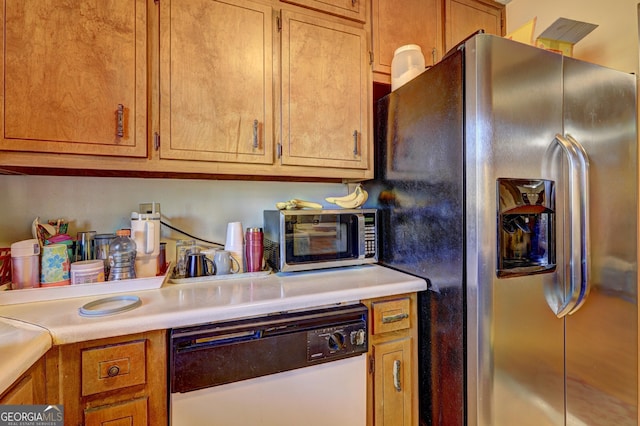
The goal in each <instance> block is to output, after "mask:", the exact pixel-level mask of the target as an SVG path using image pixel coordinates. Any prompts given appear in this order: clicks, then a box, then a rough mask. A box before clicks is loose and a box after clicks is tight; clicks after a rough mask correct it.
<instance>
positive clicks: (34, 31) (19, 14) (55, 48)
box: [0, 0, 147, 157]
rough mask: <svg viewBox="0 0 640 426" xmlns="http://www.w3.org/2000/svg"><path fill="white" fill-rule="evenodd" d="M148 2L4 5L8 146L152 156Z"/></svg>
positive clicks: (1, 145) (27, 0)
mask: <svg viewBox="0 0 640 426" xmlns="http://www.w3.org/2000/svg"><path fill="white" fill-rule="evenodd" d="M146 8H147V4H146V0H111V1H90V2H87V1H84V2H73V1H64V0H4V1H3V2H2V10H1V11H0V14H1V17H2V25H3V31H2V33H1V35H0V37H2V45H3V50H4V60H3V61H2V65H0V67H1V68H0V69H1V73H2V83H0V84H2V85H3V87H2V90H0V93H1V94H2V97H1V98H0V99H1V101H0V109H1V110H0V114H1V118H2V119H1V120H0V127H1V130H2V138H1V139H0V149H4V150H16V151H35V152H55V153H72V154H100V155H109V156H134V157H144V156H146V155H147V142H146V123H147V89H146V87H147V86H146V85H147V9H146Z"/></svg>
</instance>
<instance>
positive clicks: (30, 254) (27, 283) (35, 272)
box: [11, 239, 40, 290]
mask: <svg viewBox="0 0 640 426" xmlns="http://www.w3.org/2000/svg"><path fill="white" fill-rule="evenodd" d="M39 286H40V244H39V243H38V240H36V239H31V240H24V241H18V242H17V243H13V244H11V289H12V290H20V289H23V288H34V287H39Z"/></svg>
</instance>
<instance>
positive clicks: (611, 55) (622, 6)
mask: <svg viewBox="0 0 640 426" xmlns="http://www.w3.org/2000/svg"><path fill="white" fill-rule="evenodd" d="M637 5H638V0H609V1H603V0H560V1H558V0H511V1H510V2H509V3H508V4H507V33H509V32H511V31H513V30H514V29H517V28H519V27H520V26H522V25H524V24H525V23H526V22H528V21H529V20H530V19H531V18H533V17H537V23H536V30H535V33H534V39H535V37H537V36H538V35H539V34H540V33H541V32H542V31H544V30H545V29H546V28H547V27H549V26H550V25H551V24H552V23H553V22H554V21H555V20H556V19H557V18H568V19H574V20H576V21H584V22H589V23H591V24H596V25H598V28H596V29H595V30H593V32H591V33H590V34H588V35H587V36H586V37H585V38H583V39H582V40H580V41H579V42H578V43H577V44H576V45H575V47H574V57H576V58H579V59H583V60H585V61H589V62H593V63H596V64H600V65H604V66H607V67H610V68H614V69H617V70H620V71H625V72H633V73H636V74H637V70H638V26H637V21H638V18H637V17H638V13H637Z"/></svg>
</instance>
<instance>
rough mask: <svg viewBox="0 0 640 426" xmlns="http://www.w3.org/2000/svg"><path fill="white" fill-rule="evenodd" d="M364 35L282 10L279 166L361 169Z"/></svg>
mask: <svg viewBox="0 0 640 426" xmlns="http://www.w3.org/2000/svg"><path fill="white" fill-rule="evenodd" d="M367 56H368V48H367V33H366V31H365V30H364V29H361V28H357V27H351V26H345V25H341V24H339V23H336V22H333V21H329V20H324V19H319V18H316V17H312V16H307V15H304V14H299V13H295V12H291V11H288V10H283V11H282V67H281V69H282V71H281V72H282V157H281V159H282V164H285V165H301V166H317V167H332V168H352V169H367V168H368V164H369V153H370V152H371V150H372V148H371V147H370V138H369V131H368V129H369V119H370V118H369V108H370V104H371V102H372V101H371V90H372V89H371V82H370V79H369V67H368V61H367Z"/></svg>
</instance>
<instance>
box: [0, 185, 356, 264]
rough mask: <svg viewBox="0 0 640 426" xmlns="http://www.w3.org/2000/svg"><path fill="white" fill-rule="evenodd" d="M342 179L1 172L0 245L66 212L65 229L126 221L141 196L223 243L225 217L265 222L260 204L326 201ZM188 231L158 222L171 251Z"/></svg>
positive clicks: (175, 221)
mask: <svg viewBox="0 0 640 426" xmlns="http://www.w3.org/2000/svg"><path fill="white" fill-rule="evenodd" d="M347 190H348V188H347V185H342V184H320V183H299V182H298V183H286V182H247V181H216V180H210V181H207V180H182V179H131V178H87V177H49V176H0V200H2V204H1V207H0V247H8V246H9V244H10V243H12V242H15V241H19V240H23V239H26V238H31V223H32V222H33V220H34V219H35V218H36V217H38V216H39V217H40V218H41V219H42V220H47V219H54V218H64V219H66V220H68V221H69V222H70V231H71V232H70V234H71V235H72V236H75V235H76V232H77V231H89V230H93V231H96V232H98V233H107V232H115V230H117V229H118V228H128V227H129V226H130V225H129V223H130V217H131V212H132V211H138V210H139V208H138V205H139V203H144V202H150V201H156V202H159V203H160V206H161V210H162V211H161V212H162V220H163V221H165V222H167V223H169V224H170V225H172V226H175V227H177V228H179V229H182V230H184V231H186V232H188V233H191V234H194V235H196V236H198V237H200V238H204V239H207V240H213V241H216V242H220V243H223V244H224V240H225V236H226V225H227V222H233V221H240V222H242V224H243V226H244V227H248V226H262V211H263V210H268V209H274V208H275V203H276V202H277V201H286V200H289V199H291V198H302V199H307V200H310V201H316V202H319V203H323V204H325V205H326V206H331V205H329V204H328V203H326V202H325V201H324V197H326V196H329V195H333V194H336V195H345V194H346V193H347ZM180 238H187V237H185V236H182V235H180V234H178V233H175V232H173V231H171V230H170V229H168V228H166V227H162V234H161V239H162V240H163V241H169V242H170V243H169V244H167V254H168V255H170V256H173V254H174V253H175V251H174V250H175V244H174V242H175V240H176V239H180Z"/></svg>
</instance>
